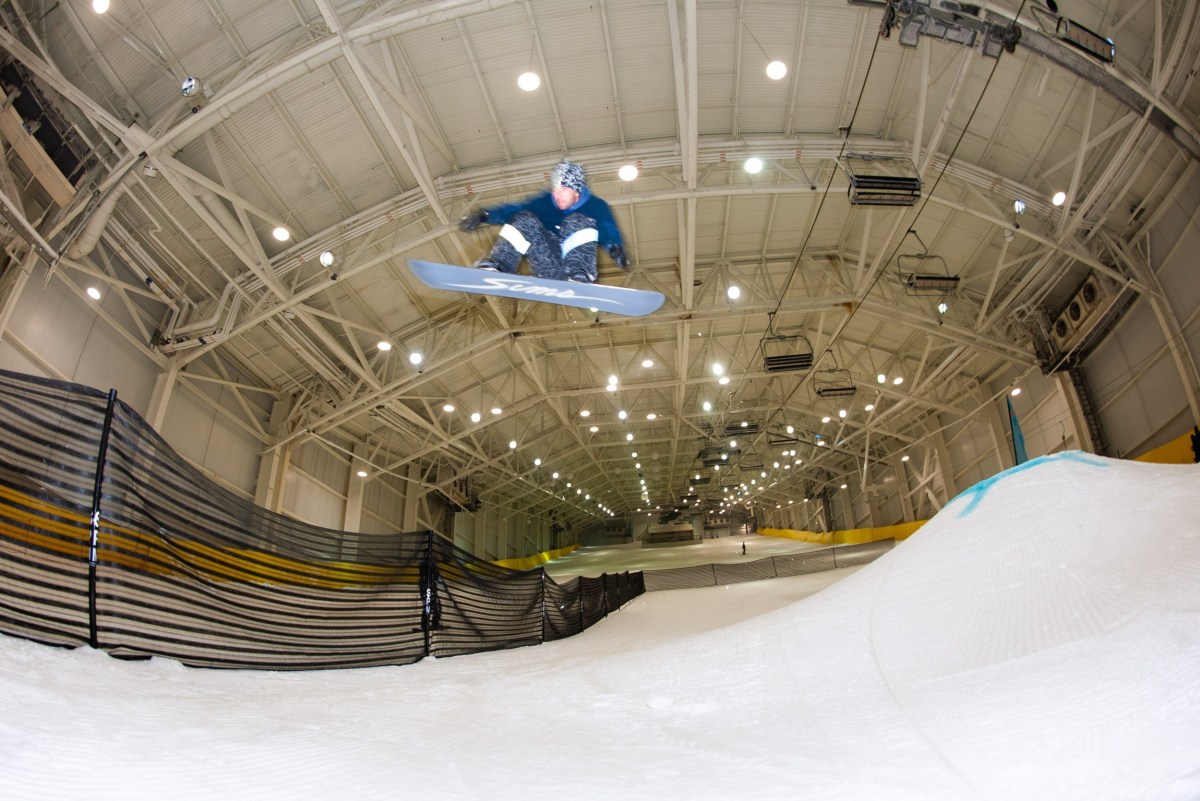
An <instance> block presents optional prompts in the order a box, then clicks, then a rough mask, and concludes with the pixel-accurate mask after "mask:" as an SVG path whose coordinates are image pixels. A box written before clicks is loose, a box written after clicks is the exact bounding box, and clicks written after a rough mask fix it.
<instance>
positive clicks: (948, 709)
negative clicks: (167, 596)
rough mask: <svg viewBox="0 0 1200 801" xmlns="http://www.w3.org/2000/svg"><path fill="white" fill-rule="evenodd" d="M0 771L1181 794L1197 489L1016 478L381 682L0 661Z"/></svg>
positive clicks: (630, 787)
mask: <svg viewBox="0 0 1200 801" xmlns="http://www.w3.org/2000/svg"><path fill="white" fill-rule="evenodd" d="M738 544H739V546H740V540H739V542H738ZM753 545H754V541H753V540H752V541H751V547H752V548H753ZM690 547H692V546H684V547H683V548H676V549H671V550H676V551H684V550H686V549H687V548H690ZM739 552H740V548H739ZM751 557H753V553H751ZM826 587H827V588H826ZM822 588H825V589H822ZM818 590H821V591H820V592H817V591H818ZM814 593H816V594H814ZM809 596H811V597H809ZM0 768H2V769H0V796H2V797H4V798H6V799H34V798H35V799H84V798H87V799H116V798H121V799H155V800H156V801H159V800H161V799H170V800H171V801H183V800H184V799H217V798H227V797H236V798H246V799H267V800H268V801H270V800H273V799H280V801H282V800H283V799H288V800H289V801H294V800H295V799H334V798H353V799H376V798H378V799H383V798H389V799H390V798H429V799H434V798H436V799H475V798H480V799H483V798H488V799H529V798H571V799H581V800H582V801H591V800H592V799H617V798H623V799H722V801H727V800H728V799H752V798H757V799H767V798H769V799H776V798H778V799H783V798H788V799H796V798H804V799H870V800H871V801H880V800H884V801H897V800H899V799H914V800H915V799H920V801H932V800H933V799H947V801H962V799H977V798H979V799H1021V800H1022V801H1025V800H1027V799H1056V800H1062V799H1086V800H1087V801H1097V799H1121V800H1122V801H1127V800H1128V799H1154V800H1155V801H1168V800H1170V799H1196V798H1200V467H1195V466H1160V465H1143V464H1137V463H1129V462H1119V461H1114V460H1107V459H1101V458H1098V457H1093V456H1088V455H1084V454H1080V453H1068V454H1062V455H1059V456H1057V457H1048V458H1044V459H1040V460H1036V461H1035V462H1031V463H1029V464H1027V465H1024V466H1022V467H1021V468H1017V469H1015V470H1011V471H1008V472H1007V473H1003V474H1000V475H999V476H997V477H995V478H993V479H991V480H989V481H987V482H984V483H983V484H981V485H978V486H976V487H974V488H972V489H971V490H969V491H967V492H964V493H963V494H962V495H960V496H959V497H958V498H956V499H955V500H954V501H953V502H951V503H950V504H949V505H947V507H946V508H945V509H944V510H943V511H942V512H941V513H940V514H939V515H937V517H935V518H934V519H933V520H932V521H930V522H929V523H928V524H927V525H926V526H925V527H924V528H922V529H921V530H920V531H919V532H917V534H915V535H914V536H913V537H911V538H910V539H908V540H907V541H905V542H903V543H901V544H900V545H898V546H897V547H896V548H895V549H894V550H893V551H892V552H890V553H889V554H886V555H885V556H883V557H881V558H880V559H879V560H878V561H876V562H874V563H872V564H870V565H867V566H866V567H863V568H861V569H858V570H857V571H835V572H834V573H826V574H818V575H812V576H805V577H800V578H794V579H777V580H770V581H761V582H753V583H747V584H738V585H732V586H728V587H716V588H710V589H701V590H679V591H673V592H657V593H647V594H646V595H643V596H641V597H639V598H637V599H636V600H635V601H634V602H632V603H631V604H629V605H628V606H626V607H625V608H624V609H622V610H620V611H619V612H616V613H614V614H612V615H610V616H609V617H608V618H607V619H606V620H604V621H602V622H601V623H600V624H599V625H597V626H595V627H594V628H592V629H589V630H587V631H585V632H584V633H583V634H580V635H579V636H577V637H574V638H570V639H567V640H562V641H558V642H552V643H548V644H545V645H541V646H537V647H532V648H521V649H516V650H512V651H504V652H498V653H489V654H479V655H472V656H464V657H457V658H454V659H441V660H433V659H427V660H424V661H422V662H420V663H418V664H416V665H410V666H406V667H394V668H373V669H363V670H353V671H326V672H317V673H291V672H288V673H260V672H227V671H208V670H194V669H187V668H184V667H181V666H179V665H177V664H174V663H171V662H167V661H163V660H157V659H156V660H152V661H150V662H121V661H119V660H116V659H112V658H110V657H107V656H105V655H103V654H100V653H97V652H93V651H90V650H88V649H86V648H85V649H80V650H77V651H73V652H72V651H66V650H59V649H52V648H47V647H43V646H38V645H35V644H33V643H29V642H25V641H21V640H15V639H11V638H0Z"/></svg>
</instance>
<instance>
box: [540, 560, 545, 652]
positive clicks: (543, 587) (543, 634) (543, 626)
mask: <svg viewBox="0 0 1200 801" xmlns="http://www.w3.org/2000/svg"><path fill="white" fill-rule="evenodd" d="M545 641H546V568H544V567H543V568H542V639H541V640H540V642H545Z"/></svg>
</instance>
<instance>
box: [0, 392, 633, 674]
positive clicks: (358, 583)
mask: <svg viewBox="0 0 1200 801" xmlns="http://www.w3.org/2000/svg"><path fill="white" fill-rule="evenodd" d="M0 430H2V431H3V434H4V444H3V445H0V632H3V633H5V634H11V635H14V636H20V637H25V638H28V639H34V640H38V641H41V642H47V643H52V644H58V645H78V644H82V643H89V644H91V645H92V646H93V647H97V648H102V649H104V650H106V651H108V652H110V653H112V654H114V655H116V656H123V657H148V656H165V657H170V658H173V659H177V660H179V661H181V662H183V663H185V664H189V665H196V666H212V667H231V668H266V669H289V668H333V667H363V666H370V665H398V664H407V663H411V662H415V661H417V660H419V659H421V658H423V657H424V656H428V655H434V656H452V655H457V654H467V653H474V652H478V651H487V650H494V649H498V648H511V647H516V646H521V645H532V644H536V643H539V642H542V641H543V640H548V639H559V638H561V637H565V636H570V635H571V634H576V633H578V632H580V631H582V630H583V629H584V628H587V627H588V626H590V625H592V624H594V623H595V622H596V621H597V620H599V619H600V618H602V617H604V615H606V614H607V613H608V612H611V611H613V610H615V609H617V608H619V607H620V606H621V605H623V604H624V603H626V602H627V601H629V600H631V599H632V598H634V597H636V596H637V595H639V594H641V593H642V592H644V584H643V583H642V581H641V576H640V574H634V575H632V576H630V575H628V574H622V575H620V576H616V575H610V576H603V577H600V578H598V579H586V580H579V581H572V582H568V583H567V584H565V585H561V586H560V585H558V584H556V583H555V582H554V581H553V580H552V579H551V578H550V577H549V576H547V575H546V574H545V571H544V570H543V569H541V568H538V569H534V570H525V571H520V570H511V569H508V568H505V567H502V566H499V565H496V564H494V563H491V562H487V561H484V560H481V559H478V558H476V557H474V556H472V555H471V554H470V553H468V552H466V551H464V550H462V549H460V548H457V547H456V546H454V545H453V544H452V543H450V542H449V541H447V540H446V539H444V538H442V537H440V536H438V535H436V534H434V533H433V532H417V533H392V534H364V533H355V532H346V531H340V530H334V529H327V528H321V527H318V526H311V525H307V524H304V523H300V522H298V521H296V520H293V519H290V518H287V517H285V516H283V515H279V514H275V513H272V512H269V511H267V510H265V509H263V508H261V507H259V506H256V505H255V504H253V503H251V502H250V501H248V500H246V499H244V498H242V497H240V496H238V495H236V494H235V493H232V492H230V491H229V490H227V489H225V488H224V487H222V486H220V485H219V484H217V483H216V482H214V481H212V480H211V479H209V478H207V477H206V476H205V475H204V474H203V473H201V472H200V471H198V470H196V469H195V468H193V467H192V466H191V465H190V464H189V463H188V462H187V461H185V460H184V459H182V458H181V457H180V456H179V455H178V454H176V453H175V452H174V451H173V450H172V449H171V448H170V447H169V446H168V445H167V444H166V443H165V442H164V441H163V440H162V438H161V437H159V436H158V434H157V433H156V432H155V431H154V430H153V429H152V428H151V427H150V426H149V425H148V424H147V423H146V422H145V421H144V420H143V419H142V418H141V417H140V416H139V415H138V414H137V413H136V412H134V411H133V410H132V409H130V408H129V407H128V406H126V405H125V404H124V403H122V402H121V401H119V400H117V399H116V396H115V393H100V392H97V391H95V390H91V389H88V388H86V387H81V386H78V385H72V384H67V383H63V382H57V381H51V380H47V379H41V378H34V377H30V376H22V375H18V374H15V373H8V372H4V371H0ZM610 587H611V588H610Z"/></svg>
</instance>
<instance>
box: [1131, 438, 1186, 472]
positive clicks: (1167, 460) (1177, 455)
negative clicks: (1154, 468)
mask: <svg viewBox="0 0 1200 801" xmlns="http://www.w3.org/2000/svg"><path fill="white" fill-rule="evenodd" d="M1133 461H1135V462H1151V463H1153V464H1192V463H1193V462H1195V461H1196V454H1194V453H1193V452H1192V432H1191V431H1189V432H1187V433H1186V434H1184V435H1183V436H1182V437H1178V438H1176V439H1173V440H1171V441H1170V442H1168V443H1167V444H1166V445H1159V446H1158V447H1157V448H1155V449H1154V450H1152V451H1147V452H1146V453H1143V454H1142V455H1141V456H1135V457H1134V459H1133Z"/></svg>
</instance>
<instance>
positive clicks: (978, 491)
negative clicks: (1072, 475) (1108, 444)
mask: <svg viewBox="0 0 1200 801" xmlns="http://www.w3.org/2000/svg"><path fill="white" fill-rule="evenodd" d="M1063 460H1069V461H1072V462H1079V463H1080V464H1085V465H1088V466H1090V467H1108V465H1107V464H1105V462H1104V460H1103V459H1100V458H1098V457H1096V456H1093V455H1091V454H1089V453H1084V452H1083V451H1064V452H1063V453H1054V454H1051V455H1049V456H1039V457H1038V458H1036V459H1033V460H1031V461H1028V462H1025V463H1024V464H1019V465H1017V466H1016V467H1010V468H1008V469H1007V470H1002V471H1001V472H999V473H997V474H996V475H994V476H992V477H990V478H985V479H984V480H983V481H980V482H979V483H978V484H975V485H974V486H972V487H970V488H968V489H965V490H963V491H962V492H960V493H958V495H955V496H954V498H953V499H952V500H951V501H950V503H954V502H955V501H957V500H958V499H959V498H967V497H969V498H970V500H969V501H968V502H967V505H966V508H964V509H963V510H962V511H961V512H959V513H958V516H959V517H960V518H963V517H966V516H967V515H969V514H971V512H973V511H975V507H976V506H978V505H979V502H980V501H982V500H983V496H984V495H986V494H987V491H988V490H989V489H991V488H992V486H993V485H994V484H996V483H997V482H998V481H1000V480H1001V479H1004V478H1008V477H1009V476H1014V475H1016V474H1017V473H1020V472H1022V471H1023V470H1028V469H1030V468H1031V467H1037V466H1039V465H1043V464H1046V463H1048V462H1059V461H1063ZM946 505H947V506H949V505H950V504H946Z"/></svg>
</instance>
